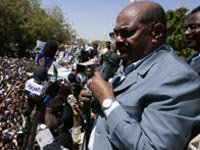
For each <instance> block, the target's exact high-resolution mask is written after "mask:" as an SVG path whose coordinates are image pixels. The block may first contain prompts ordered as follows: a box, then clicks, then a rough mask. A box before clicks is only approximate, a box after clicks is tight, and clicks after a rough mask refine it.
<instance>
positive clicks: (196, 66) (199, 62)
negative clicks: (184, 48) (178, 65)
mask: <svg viewBox="0 0 200 150" xmlns="http://www.w3.org/2000/svg"><path fill="white" fill-rule="evenodd" d="M198 55H199V52H197V53H195V54H194V55H192V56H190V57H188V58H187V59H186V62H187V63H189V64H190V63H191V61H192V59H193V58H194V57H196V56H198ZM191 67H192V68H193V69H194V70H195V71H196V72H197V73H198V74H199V75H200V57H198V58H197V60H196V61H195V62H194V63H193V64H192V65H191Z"/></svg>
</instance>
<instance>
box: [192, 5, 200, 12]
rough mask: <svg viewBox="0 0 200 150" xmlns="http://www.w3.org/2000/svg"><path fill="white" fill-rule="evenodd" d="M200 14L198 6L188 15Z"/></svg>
mask: <svg viewBox="0 0 200 150" xmlns="http://www.w3.org/2000/svg"><path fill="white" fill-rule="evenodd" d="M198 11H199V12H200V6H197V7H195V8H194V9H193V10H192V11H191V13H190V14H194V13H196V12H198Z"/></svg>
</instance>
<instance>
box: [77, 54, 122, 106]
mask: <svg viewBox="0 0 200 150" xmlns="http://www.w3.org/2000/svg"><path fill="white" fill-rule="evenodd" d="M120 60H121V59H120V56H119V55H118V54H116V53H114V52H111V51H109V52H107V53H105V54H104V55H103V57H102V61H101V65H100V67H99V68H98V70H99V71H96V72H95V74H94V76H93V77H92V79H89V80H88V82H87V86H88V88H89V89H90V90H91V92H92V95H93V96H94V97H95V98H96V99H97V100H98V101H99V103H100V104H102V102H103V100H104V99H105V98H113V97H114V93H113V89H112V85H111V83H109V82H107V81H108V80H109V79H110V78H111V77H112V76H113V74H114V73H115V71H116V70H117V68H118V67H119V63H120ZM92 95H91V94H90V93H88V92H87V91H86V90H82V91H81V92H80V94H79V100H80V101H83V102H86V101H90V99H91V97H92Z"/></svg>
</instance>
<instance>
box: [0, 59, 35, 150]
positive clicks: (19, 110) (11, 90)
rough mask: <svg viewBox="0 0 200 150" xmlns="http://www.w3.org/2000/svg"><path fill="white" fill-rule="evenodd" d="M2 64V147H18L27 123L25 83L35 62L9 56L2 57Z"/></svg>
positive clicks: (0, 95)
mask: <svg viewBox="0 0 200 150" xmlns="http://www.w3.org/2000/svg"><path fill="white" fill-rule="evenodd" d="M0 64H1V66H0V82H1V84H0V102H1V106H0V130H1V131H0V134H1V135H0V149H18V148H19V147H20V145H21V144H22V142H21V139H22V138H23V137H22V135H23V130H22V129H23V126H24V124H25V119H24V116H23V111H24V109H25V105H26V102H27V95H26V94H25V92H24V84H25V82H26V81H27V79H28V78H30V76H31V75H32V70H33V67H34V65H35V64H34V61H33V60H31V59H26V58H7V57H4V58H2V57H1V58H0Z"/></svg>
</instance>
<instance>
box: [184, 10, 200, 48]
mask: <svg viewBox="0 0 200 150" xmlns="http://www.w3.org/2000/svg"><path fill="white" fill-rule="evenodd" d="M184 35H185V37H186V39H187V41H188V47H189V48H192V49H194V50H196V51H200V12H196V13H194V14H192V15H191V16H189V18H188V20H187V21H186V28H185V31H184Z"/></svg>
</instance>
